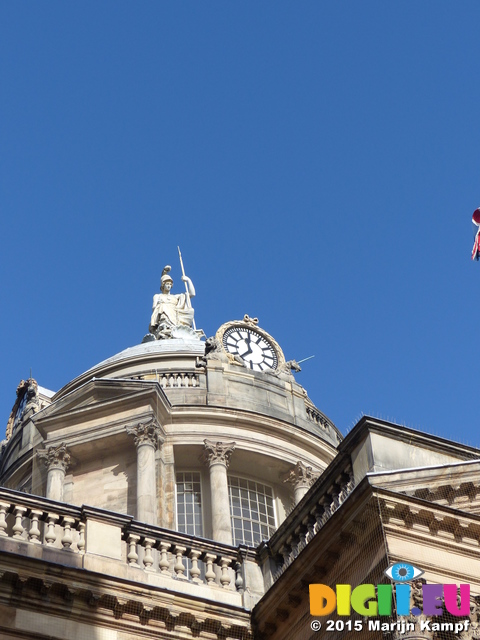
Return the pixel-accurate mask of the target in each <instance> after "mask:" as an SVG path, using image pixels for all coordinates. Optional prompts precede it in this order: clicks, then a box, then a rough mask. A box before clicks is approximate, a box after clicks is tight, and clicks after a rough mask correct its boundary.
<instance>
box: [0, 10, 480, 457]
mask: <svg viewBox="0 0 480 640" xmlns="http://www.w3.org/2000/svg"><path fill="white" fill-rule="evenodd" d="M0 18H1V19H0V60H1V67H0V86H1V93H2V99H1V100H0V149H1V156H0V157H1V170H0V207H1V234H0V238H1V240H0V241H1V256H2V258H1V274H0V275H1V281H0V287H1V288H0V294H1V299H2V314H1V317H0V329H1V335H2V344H3V349H2V352H3V358H2V367H1V368H0V378H1V379H0V389H1V395H0V411H1V415H2V416H3V418H2V420H3V425H6V422H7V419H8V416H9V413H10V410H11V407H12V405H13V403H14V401H15V389H16V387H17V384H18V383H19V381H20V380H21V379H22V378H26V377H28V375H29V372H30V368H31V369H32V374H33V377H35V378H36V379H37V381H38V382H39V384H40V385H42V386H44V387H47V388H50V389H53V390H58V389H60V388H61V387H62V386H63V385H64V384H66V383H67V382H68V381H69V380H71V379H72V378H74V377H75V376H77V375H79V374H80V373H82V372H83V371H85V370H86V369H88V368H90V367H91V366H93V365H94V364H95V363H97V362H99V361H101V360H103V359H104V358H106V357H109V356H111V355H112V354H114V353H116V352H118V351H121V350H122V349H124V348H126V347H128V346H131V345H134V344H137V343H138V342H140V340H141V338H142V337H143V335H144V334H145V333H146V331H147V328H148V321H149V317H150V310H151V301H152V296H153V294H154V293H156V292H157V291H158V288H159V279H160V274H161V271H162V268H163V266H164V265H165V264H167V263H168V264H171V265H172V267H173V276H174V278H175V280H176V282H175V288H174V291H181V290H182V283H181V281H180V268H179V264H178V258H177V252H176V247H177V244H179V245H180V246H181V249H182V253H183V257H184V262H185V267H186V271H187V275H189V276H191V278H192V280H193V282H194V284H195V287H196V289H197V297H196V299H195V310H196V320H197V326H199V327H202V328H203V329H204V330H205V333H206V334H207V335H212V334H214V333H215V331H216V329H217V328H218V327H219V326H220V325H221V324H222V323H223V322H226V321H228V320H232V319H239V318H242V317H243V315H244V314H245V313H248V314H249V315H251V316H257V317H258V318H259V320H260V326H262V327H263V328H264V329H265V330H267V331H268V332H269V333H271V334H272V335H273V336H274V337H275V338H276V340H277V341H278V342H279V343H280V345H281V346H282V347H283V350H284V352H285V355H286V357H287V359H290V358H296V359H301V358H304V357H307V356H310V355H312V354H314V355H315V358H314V359H312V360H310V361H308V362H306V363H305V365H304V368H303V371H302V372H301V373H299V374H297V380H298V381H299V382H300V383H301V384H303V385H304V386H305V387H306V389H307V390H308V393H309V395H310V397H311V398H312V400H313V401H314V402H315V404H316V405H317V406H318V407H319V408H320V409H321V410H322V411H324V412H325V413H326V414H327V415H328V416H329V417H330V418H331V419H332V420H333V421H334V422H335V423H336V425H337V426H338V427H339V429H340V430H341V431H342V432H344V433H345V432H346V431H347V430H348V429H350V428H351V427H352V426H353V425H354V424H355V422H356V421H357V419H358V418H359V417H360V416H361V415H362V414H363V413H367V414H371V415H374V416H378V417H382V418H385V419H391V420H394V421H396V422H399V423H402V424H406V425H407V426H411V427H415V428H418V429H421V430H425V431H428V432H430V433H434V434H437V435H441V436H444V437H449V438H452V439H456V440H459V441H461V442H464V443H467V444H471V445H475V446H480V433H479V430H478V423H479V419H478V415H477V414H478V411H477V410H478V403H477V395H478V386H479V385H478V379H479V374H478V372H477V367H476V364H477V357H478V348H477V346H476V339H475V335H476V334H475V326H476V319H477V316H478V314H477V311H478V307H479V301H478V294H477V292H478V288H479V282H480V265H479V264H476V263H475V264H474V263H472V262H471V260H470V251H471V247H472V244H473V236H472V232H471V222H470V220H471V214H472V212H473V210H474V209H475V208H476V207H477V206H478V205H479V204H480V184H479V178H480V167H479V164H480V162H479V149H480V144H479V142H480V140H479V138H480V129H479V116H478V114H479V104H480V73H479V72H480V58H479V53H478V25H479V23H480V4H479V3H478V2H477V1H473V0H471V1H468V0H465V1H463V2H461V3H454V2H444V1H442V0H435V1H433V0H424V1H423V2H414V1H413V0H412V1H406V2H384V1H383V0H382V1H380V0H379V1H369V0H362V2H354V1H353V0H352V1H350V2H333V1H332V2H325V1H319V0H316V1H310V2H304V3H293V2H283V1H280V0H276V1H275V2H273V1H271V2H260V3H259V2H248V1H245V2H241V3H240V2H236V3H234V2H206V3H198V2H193V1H192V2H161V1H155V2H138V3H131V2H123V1H121V0H115V2H107V1H102V2H88V1H86V2H82V3H80V4H78V3H76V4H75V3H65V2H48V3H19V2H17V3H10V2H6V1H4V0H3V1H2V2H0ZM3 429H4V426H0V431H1V432H2V433H3Z"/></svg>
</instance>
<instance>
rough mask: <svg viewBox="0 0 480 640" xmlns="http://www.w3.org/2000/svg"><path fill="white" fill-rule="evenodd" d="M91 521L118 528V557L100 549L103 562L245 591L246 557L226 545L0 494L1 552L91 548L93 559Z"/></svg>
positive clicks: (96, 512)
mask: <svg viewBox="0 0 480 640" xmlns="http://www.w3.org/2000/svg"><path fill="white" fill-rule="evenodd" d="M90 519H92V520H93V521H96V522H97V523H105V524H103V525H96V526H109V527H114V526H118V528H119V529H120V533H121V536H120V537H119V539H118V545H119V546H118V547H117V549H119V551H118V553H117V552H115V553H116V555H115V553H114V552H113V550H112V555H110V556H109V555H108V554H109V550H108V548H107V547H103V549H105V550H106V555H107V557H111V558H112V559H113V558H117V559H118V560H117V561H118V562H120V563H123V564H124V565H125V570H128V568H132V569H135V570H137V571H138V570H140V571H144V572H145V573H146V574H157V575H158V576H163V577H164V578H167V579H172V580H179V581H182V582H190V583H192V584H196V585H204V586H205V587H211V588H217V589H222V590H223V589H225V590H230V591H232V592H239V593H242V592H243V591H244V589H245V584H244V578H245V575H244V573H243V562H244V561H245V557H244V556H240V555H239V551H238V549H237V548H235V547H233V546H231V545H226V544H222V543H218V542H214V541H212V540H199V539H198V538H194V537H193V536H188V535H186V534H180V533H177V532H174V531H169V530H166V529H161V528H160V527H156V526H154V525H145V524H143V523H140V522H137V521H134V520H132V519H131V518H130V517H129V516H121V517H119V516H118V515H116V514H109V513H108V512H103V511H102V510H95V509H93V508H91V507H85V508H82V507H74V506H72V505H65V504H62V503H59V502H54V501H52V500H49V499H46V498H41V497H36V496H32V495H24V494H19V493H18V492H16V491H11V490H9V489H1V488H0V549H1V545H2V544H3V543H4V541H7V540H8V539H10V540H12V541H15V542H17V543H19V544H27V545H28V544H32V545H38V546H41V545H43V546H44V547H46V548H47V547H48V548H49V549H52V550H55V551H57V552H58V553H62V552H68V553H69V554H81V555H83V556H88V554H89V545H90V549H91V551H90V553H92V554H94V555H95V557H97V558H98V553H99V552H98V545H96V544H95V542H96V541H97V539H96V538H95V537H92V536H93V535H94V534H93V532H94V531H98V529H96V528H95V527H94V528H89V527H90V525H89V522H90ZM86 532H88V537H87V539H86ZM21 553H22V554H23V553H24V552H21ZM102 553H103V552H102ZM121 558H123V560H122V559H121Z"/></svg>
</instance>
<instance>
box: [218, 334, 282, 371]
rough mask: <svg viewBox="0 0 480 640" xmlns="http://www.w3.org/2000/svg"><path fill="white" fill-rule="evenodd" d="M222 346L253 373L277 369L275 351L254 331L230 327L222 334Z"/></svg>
mask: <svg viewBox="0 0 480 640" xmlns="http://www.w3.org/2000/svg"><path fill="white" fill-rule="evenodd" d="M223 346H224V348H225V349H226V351H228V353H231V354H232V355H237V356H240V358H242V360H243V361H244V362H245V366H246V367H249V368H250V369H253V371H265V369H276V368H277V364H278V358H277V354H276V353H275V349H274V348H273V347H272V345H271V344H270V342H269V341H268V340H267V339H266V338H264V337H263V336H262V335H261V334H260V333H258V332H257V331H255V330H254V329H247V328H244V327H230V329H227V330H226V331H225V333H224V334H223Z"/></svg>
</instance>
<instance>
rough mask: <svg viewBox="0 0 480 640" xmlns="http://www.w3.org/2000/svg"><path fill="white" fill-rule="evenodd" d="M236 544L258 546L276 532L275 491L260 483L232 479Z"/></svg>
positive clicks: (232, 513) (231, 494)
mask: <svg viewBox="0 0 480 640" xmlns="http://www.w3.org/2000/svg"><path fill="white" fill-rule="evenodd" d="M228 492H229V496H230V515H231V518H232V533H233V544H234V545H237V544H247V545H250V546H255V545H257V544H259V543H260V542H261V541H262V540H268V538H270V536H271V535H272V533H273V532H274V531H275V528H276V523H275V511H274V508H273V491H272V488H271V487H268V486H266V485H264V484H261V483H260V482H254V481H253V480H245V479H244V478H236V477H232V476H229V478H228Z"/></svg>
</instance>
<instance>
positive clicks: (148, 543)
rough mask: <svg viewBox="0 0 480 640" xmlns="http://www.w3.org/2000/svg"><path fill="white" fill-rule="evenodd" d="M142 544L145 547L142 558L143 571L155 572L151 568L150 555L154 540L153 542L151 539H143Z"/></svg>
mask: <svg viewBox="0 0 480 640" xmlns="http://www.w3.org/2000/svg"><path fill="white" fill-rule="evenodd" d="M143 544H144V546H145V555H144V556H143V564H144V566H145V571H155V569H154V568H153V555H152V547H153V545H154V544H155V540H153V539H152V538H144V540H143Z"/></svg>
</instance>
